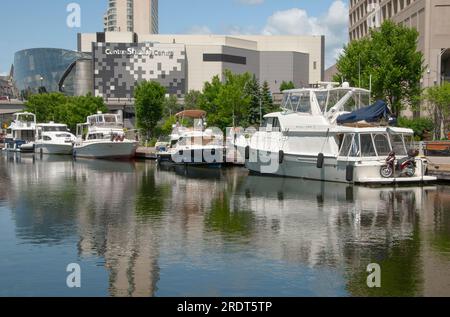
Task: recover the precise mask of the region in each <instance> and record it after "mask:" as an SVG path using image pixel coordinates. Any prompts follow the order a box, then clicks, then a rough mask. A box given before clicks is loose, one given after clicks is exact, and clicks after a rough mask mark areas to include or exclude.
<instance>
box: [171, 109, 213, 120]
mask: <svg viewBox="0 0 450 317" xmlns="http://www.w3.org/2000/svg"><path fill="white" fill-rule="evenodd" d="M175 116H176V117H178V118H180V117H181V118H192V119H200V118H204V117H206V112H205V111H203V110H185V111H181V112H179V113H177V114H176V115H175Z"/></svg>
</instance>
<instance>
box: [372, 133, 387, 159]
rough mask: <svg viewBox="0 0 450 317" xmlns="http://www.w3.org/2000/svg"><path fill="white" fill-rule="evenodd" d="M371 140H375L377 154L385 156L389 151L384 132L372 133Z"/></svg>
mask: <svg viewBox="0 0 450 317" xmlns="http://www.w3.org/2000/svg"><path fill="white" fill-rule="evenodd" d="M373 141H374V142H375V148H376V149H377V153H378V156H387V155H388V154H389V152H391V146H390V144H389V138H388V136H387V135H386V134H374V136H373Z"/></svg>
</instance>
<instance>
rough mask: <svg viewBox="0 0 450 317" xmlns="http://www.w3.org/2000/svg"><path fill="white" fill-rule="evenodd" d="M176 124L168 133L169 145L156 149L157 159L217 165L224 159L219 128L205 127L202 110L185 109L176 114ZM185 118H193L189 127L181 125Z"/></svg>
mask: <svg viewBox="0 0 450 317" xmlns="http://www.w3.org/2000/svg"><path fill="white" fill-rule="evenodd" d="M176 117H177V124H176V125H174V127H173V128H174V129H173V131H172V134H171V135H170V146H169V148H167V149H166V150H165V151H160V152H158V153H157V158H158V162H159V163H163V162H170V163H174V164H184V165H205V166H220V165H221V164H222V163H223V162H224V152H225V151H224V142H223V133H222V131H220V130H219V131H215V130H213V129H208V128H206V121H205V118H206V112H205V111H202V110H185V111H182V112H180V113H177V114H176ZM186 119H192V120H193V121H194V123H193V126H192V127H191V128H187V127H185V126H183V123H184V121H185V120H186Z"/></svg>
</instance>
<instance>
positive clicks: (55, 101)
mask: <svg viewBox="0 0 450 317" xmlns="http://www.w3.org/2000/svg"><path fill="white" fill-rule="evenodd" d="M68 99H69V97H66V96H65V95H63V94H61V93H50V94H33V95H30V96H29V98H28V100H27V101H26V102H25V110H26V111H28V112H32V113H34V114H35V115H36V121H37V122H49V121H56V117H55V115H56V112H57V111H58V108H59V107H62V106H63V105H64V104H65V103H66V102H67V100H68ZM85 119H86V118H85ZM64 123H65V122H64Z"/></svg>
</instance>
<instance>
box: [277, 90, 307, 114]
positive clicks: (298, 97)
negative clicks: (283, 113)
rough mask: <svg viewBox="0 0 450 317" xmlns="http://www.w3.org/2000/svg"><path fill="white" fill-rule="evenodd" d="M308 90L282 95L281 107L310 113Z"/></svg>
mask: <svg viewBox="0 0 450 317" xmlns="http://www.w3.org/2000/svg"><path fill="white" fill-rule="evenodd" d="M310 97H311V93H310V91H301V92H291V93H287V94H285V95H284V98H283V103H282V106H281V108H283V109H284V110H287V111H293V112H299V113H311V98H310Z"/></svg>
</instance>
